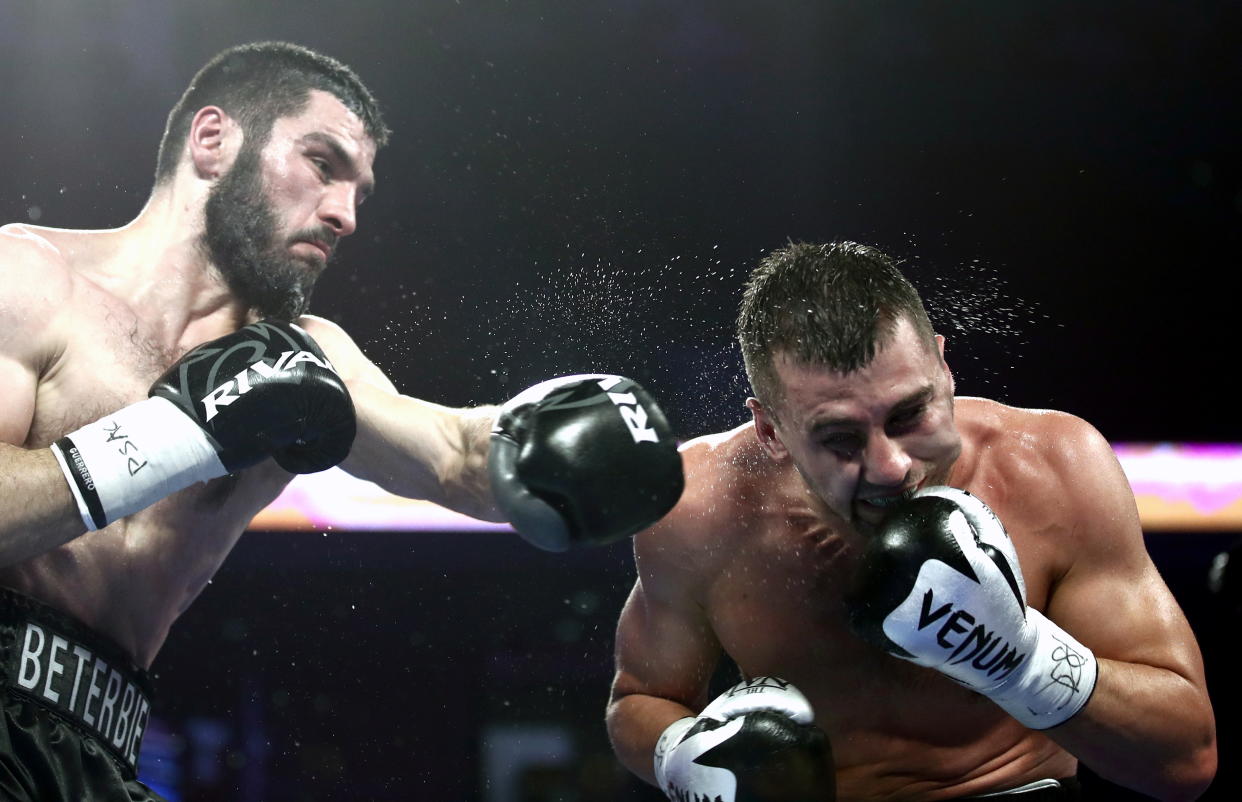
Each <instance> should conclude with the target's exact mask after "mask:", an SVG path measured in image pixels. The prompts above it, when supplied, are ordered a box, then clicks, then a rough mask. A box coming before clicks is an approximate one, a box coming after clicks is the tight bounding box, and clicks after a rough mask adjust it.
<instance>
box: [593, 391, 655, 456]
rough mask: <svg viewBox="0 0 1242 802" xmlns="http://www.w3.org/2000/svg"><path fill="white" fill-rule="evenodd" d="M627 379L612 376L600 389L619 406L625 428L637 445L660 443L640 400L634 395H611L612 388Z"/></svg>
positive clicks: (618, 409)
mask: <svg viewBox="0 0 1242 802" xmlns="http://www.w3.org/2000/svg"><path fill="white" fill-rule="evenodd" d="M623 381H625V379H623V378H621V377H620V376H612V377H610V378H607V379H604V380H602V381H600V382H599V387H600V389H601V390H603V391H604V392H605V393H608V400H610V401H612V403H614V404H616V405H617V411H618V412H620V413H621V419H622V420H624V421H625V426H626V428H627V429H629V430H630V437H632V438H634V442H635V443H641V442H648V443H658V442H660V438H659V436H657V435H656V431H655V429H653V428H651V427H650V426H648V425H647V410H645V409H643V405H642V404H640V403H638V399H637V398H635V397H634V394H633V393H611V392H608V391H609V389H610V388H612V387H616V386H617V384H619V383H620V382H623Z"/></svg>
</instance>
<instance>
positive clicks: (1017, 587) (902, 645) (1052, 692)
mask: <svg viewBox="0 0 1242 802" xmlns="http://www.w3.org/2000/svg"><path fill="white" fill-rule="evenodd" d="M847 606H848V607H849V610H850V623H851V626H852V628H853V630H854V632H855V633H856V634H857V635H858V636H859V637H861V638H862V639H864V640H866V641H868V642H870V643H872V644H874V645H876V646H878V647H880V648H881V649H884V650H885V651H887V652H889V653H890V654H892V655H894V656H896V657H901V658H903V659H906V660H910V661H912V662H915V663H918V664H920V665H924V666H929V667H931V668H934V669H936V670H937V671H940V672H941V673H943V674H946V675H947V676H949V677H951V678H952V679H954V680H956V681H958V682H959V683H961V684H963V685H965V686H967V687H969V688H972V689H974V690H976V691H978V692H979V693H981V694H983V695H985V696H987V697H988V698H990V699H992V700H993V701H995V702H996V703H997V704H999V705H1000V706H1001V707H1002V708H1004V710H1005V711H1006V712H1008V713H1009V714H1010V715H1011V716H1013V717H1014V718H1016V719H1017V720H1018V721H1020V722H1022V723H1023V724H1025V725H1026V726H1027V727H1030V728H1031V729H1047V728H1049V727H1055V726H1056V725H1058V724H1061V723H1063V722H1064V721H1066V720H1067V719H1069V718H1070V717H1071V716H1073V715H1074V714H1075V713H1077V712H1078V711H1079V710H1081V709H1082V707H1083V705H1085V704H1086V703H1087V699H1088V698H1089V697H1090V696H1091V692H1092V690H1094V688H1095V680H1096V659H1095V655H1094V654H1092V652H1091V650H1090V649H1088V648H1087V647H1085V646H1083V645H1082V644H1081V643H1079V642H1078V641H1077V640H1075V639H1074V637H1073V636H1072V635H1070V634H1069V633H1068V632H1066V631H1065V630H1063V629H1061V627H1059V626H1057V625H1056V624H1054V623H1053V622H1052V621H1049V620H1048V619H1047V618H1045V617H1044V615H1043V614H1042V613H1040V612H1039V611H1038V610H1035V609H1032V608H1030V607H1028V606H1027V604H1026V584H1025V582H1024V581H1023V579H1022V569H1021V566H1019V565H1018V555H1017V552H1016V551H1015V550H1014V547H1013V542H1012V541H1011V540H1010V539H1009V535H1008V533H1006V531H1005V527H1004V526H1003V525H1001V522H1000V520H999V519H998V518H997V517H996V515H995V514H994V513H993V512H992V510H991V509H990V508H989V507H988V506H987V505H986V504H984V503H983V502H982V501H981V500H979V499H978V498H976V497H975V496H972V495H971V494H970V493H967V492H966V491H964V490H957V489H955V488H951V487H929V488H924V489H923V490H920V491H919V492H917V493H915V494H914V496H913V497H912V498H911V499H910V501H909V502H907V503H905V504H903V505H902V506H901V507H898V508H897V509H895V510H894V511H893V512H892V513H891V514H890V515H889V516H888V517H887V518H886V519H885V520H884V522H883V523H882V524H881V526H880V528H879V531H877V532H876V534H875V535H874V536H873V537H872V538H871V539H869V540H868V542H867V544H866V546H864V549H863V554H862V559H861V561H860V565H859V573H858V575H857V577H856V584H855V585H854V587H853V589H852V590H851V592H850V593H849V594H848V597H847Z"/></svg>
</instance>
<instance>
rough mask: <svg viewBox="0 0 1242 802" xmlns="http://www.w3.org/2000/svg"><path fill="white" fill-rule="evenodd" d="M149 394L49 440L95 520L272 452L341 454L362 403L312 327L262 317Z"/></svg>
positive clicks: (201, 350)
mask: <svg viewBox="0 0 1242 802" xmlns="http://www.w3.org/2000/svg"><path fill="white" fill-rule="evenodd" d="M149 396H150V397H149V398H147V399H146V400H144V401H139V402H138V403H136V404H131V405H129V406H127V407H124V408H122V409H119V410H117V411H116V412H114V413H112V414H110V415H106V416H104V417H103V418H101V419H99V420H97V421H95V422H94V423H90V424H87V425H86V426H84V427H82V428H81V429H78V430H77V431H74V432H70V433H69V434H67V435H65V436H64V437H62V438H60V439H59V440H57V441H56V442H55V443H54V444H53V445H52V452H53V454H54V455H55V456H56V459H57V461H58V462H59V463H60V467H61V470H62V471H64V473H65V477H66V479H68V481H69V487H70V489H71V490H72V491H73V494H74V497H75V498H76V500H77V502H78V509H79V511H80V512H81V514H82V520H83V522H84V523H85V524H86V527H87V529H88V530H93V529H100V528H102V527H104V526H106V525H107V524H109V523H111V522H112V521H115V520H117V519H118V518H122V517H124V516H126V515H129V514H131V513H134V512H137V511H138V510H141V509H143V508H145V507H147V506H149V505H151V504H153V503H154V502H156V501H158V500H159V499H161V498H163V497H165V496H167V495H169V494H170V493H173V492H175V491H177V490H181V489H182V488H185V487H189V486H190V485H192V484H194V483H196V482H205V481H207V480H209V479H214V478H216V477H219V476H224V475H225V474H228V473H233V472H235V471H239V470H241V469H243V468H248V467H250V466H252V465H256V464H258V463H259V462H262V461H263V460H265V459H267V458H268V457H273V458H275V460H276V462H277V464H279V465H280V466H281V467H282V468H284V469H285V470H287V471H290V472H292V473H314V472H316V471H322V470H324V469H326V468H330V467H332V466H333V465H336V464H337V463H338V462H340V461H341V460H343V459H344V458H345V457H346V456H347V455H348V454H349V449H350V447H351V446H352V445H353V441H354V433H355V420H354V405H353V402H352V401H351V400H350V397H349V392H348V391H347V390H346V389H345V383H344V382H343V381H342V380H341V378H340V376H338V375H337V373H336V371H335V370H334V369H333V368H332V366H331V364H329V362H328V360H327V358H326V357H325V356H324V355H323V352H322V351H320V350H319V346H318V345H317V344H316V343H315V341H314V340H312V339H311V337H310V335H309V334H307V333H306V332H305V331H303V330H302V329H301V328H299V327H298V326H295V325H293V324H292V323H283V322H272V321H263V322H259V323H253V324H251V325H249V326H246V327H244V328H241V329H238V330H237V331H235V332H233V333H232V334H228V335H225V336H224V337H221V338H219V339H217V340H212V341H210V342H207V343H204V344H202V345H200V346H198V347H197V348H195V349H193V350H191V351H189V352H188V353H186V354H185V356H183V357H182V358H181V359H179V360H177V362H176V363H175V364H173V366H172V367H171V368H169V369H168V371H167V372H166V373H165V374H164V375H163V376H161V377H160V378H159V379H157V380H156V382H155V384H154V385H152V386H151V390H150V393H149Z"/></svg>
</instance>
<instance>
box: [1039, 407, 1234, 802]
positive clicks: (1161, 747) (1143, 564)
mask: <svg viewBox="0 0 1242 802" xmlns="http://www.w3.org/2000/svg"><path fill="white" fill-rule="evenodd" d="M1053 426H1054V429H1055V430H1054V431H1052V432H1050V433H1049V436H1050V437H1051V438H1053V441H1054V442H1056V443H1057V448H1056V451H1057V454H1058V456H1056V457H1053V459H1054V460H1064V462H1062V463H1060V465H1059V467H1054V468H1053V470H1054V471H1056V472H1058V473H1059V474H1060V479H1059V481H1060V485H1061V488H1062V491H1063V492H1064V493H1065V504H1067V505H1069V506H1068V514H1069V516H1070V518H1071V520H1073V521H1074V530H1073V532H1072V533H1071V535H1070V541H1069V548H1071V549H1072V552H1071V553H1073V554H1074V555H1075V556H1074V559H1073V562H1072V564H1071V567H1070V568H1069V570H1068V571H1067V572H1066V574H1065V576H1064V577H1062V578H1061V579H1060V580H1059V581H1058V582H1057V583H1056V584H1055V585H1054V586H1053V587H1052V590H1051V592H1050V596H1049V600H1048V607H1047V610H1046V611H1045V612H1046V614H1047V615H1048V617H1049V618H1051V619H1052V620H1054V621H1056V622H1057V623H1058V624H1060V625H1061V626H1062V627H1064V628H1065V629H1066V630H1068V631H1069V632H1070V633H1071V634H1073V635H1074V636H1075V637H1077V638H1078V639H1079V640H1081V641H1082V642H1083V643H1084V644H1085V645H1087V646H1088V647H1089V648H1090V649H1091V650H1092V651H1093V652H1094V653H1095V655H1096V657H1097V658H1098V659H1099V676H1098V680H1097V683H1096V687H1095V692H1094V694H1093V695H1092V697H1091V700H1090V701H1089V702H1088V703H1087V705H1086V706H1085V707H1084V708H1083V709H1082V710H1081V711H1080V712H1079V713H1078V714H1077V715H1076V716H1074V717H1073V718H1071V719H1070V720H1069V721H1068V722H1066V723H1065V724H1063V725H1061V726H1059V727H1054V728H1052V729H1050V730H1048V731H1047V734H1048V735H1049V736H1051V737H1052V738H1053V739H1054V740H1056V741H1057V742H1058V743H1060V744H1061V745H1062V746H1064V747H1065V748H1066V749H1068V750H1069V751H1070V752H1071V753H1073V754H1074V755H1075V756H1076V757H1078V758H1079V759H1080V760H1082V761H1083V762H1084V763H1085V764H1087V765H1088V766H1090V767H1091V768H1092V770H1094V771H1096V772H1097V773H1099V774H1100V775H1102V776H1104V777H1106V778H1108V779H1110V780H1112V781H1114V782H1116V783H1118V784H1121V785H1125V786H1128V787H1130V788H1134V789H1136V790H1138V791H1141V792H1143V793H1146V794H1149V795H1152V796H1155V797H1157V798H1160V799H1170V800H1175V799H1193V798H1195V797H1197V796H1198V795H1199V794H1200V793H1202V792H1203V790H1204V789H1205V788H1206V787H1207V785H1208V783H1209V782H1211V780H1212V777H1213V775H1214V773H1215V769H1216V735H1215V723H1214V716H1213V713H1212V707H1211V703H1210V702H1209V700H1208V695H1207V689H1206V684H1205V681H1204V676H1203V660H1202V657H1201V655H1200V652H1199V647H1198V645H1197V643H1196V642H1195V636H1194V633H1193V632H1192V631H1191V629H1190V625H1189V624H1188V623H1187V621H1186V618H1185V616H1184V615H1183V614H1182V611H1181V609H1180V608H1179V607H1178V605H1177V602H1176V601H1175V600H1174V599H1173V596H1172V594H1171V593H1170V591H1169V589H1168V587H1167V586H1166V585H1165V584H1164V581H1163V580H1162V579H1161V578H1160V575H1159V573H1158V572H1157V570H1156V567H1155V565H1153V564H1152V561H1151V559H1150V557H1149V556H1148V554H1147V551H1146V549H1145V547H1144V544H1143V537H1142V531H1141V528H1140V524H1139V518H1138V511H1137V510H1136V508H1135V503H1134V496H1133V494H1132V492H1131V490H1130V486H1129V484H1128V483H1127V481H1126V478H1125V475H1124V473H1123V472H1122V470H1121V466H1120V465H1119V464H1118V463H1117V460H1116V457H1115V456H1114V454H1113V451H1112V449H1111V448H1110V447H1109V446H1108V443H1107V442H1105V441H1104V439H1103V437H1101V436H1100V435H1099V433H1098V432H1096V431H1095V430H1094V429H1092V428H1091V427H1090V426H1088V425H1087V424H1085V423H1083V422H1082V421H1080V420H1078V419H1076V418H1072V417H1069V416H1057V417H1056V419H1054V420H1053Z"/></svg>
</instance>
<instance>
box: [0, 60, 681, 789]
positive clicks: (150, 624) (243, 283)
mask: <svg viewBox="0 0 1242 802" xmlns="http://www.w3.org/2000/svg"><path fill="white" fill-rule="evenodd" d="M387 137H388V131H387V128H386V127H385V125H384V122H383V119H382V117H381V115H380V112H379V109H378V107H377V105H376V103H375V100H374V99H373V98H372V96H371V94H370V92H369V91H368V90H367V89H366V87H365V86H364V85H363V84H362V82H361V81H360V80H359V79H358V77H357V76H356V75H355V74H354V73H353V71H351V70H350V69H349V68H347V67H345V66H344V65H342V64H340V63H339V62H337V61H335V60H333V59H331V58H328V57H326V56H323V55H321V54H318V53H315V52H313V51H310V50H307V49H305V48H302V47H299V46H295V45H290V44H285V43H273V42H267V43H258V44H254V45H246V46H241V47H236V48H231V49H229V50H227V51H224V52H222V53H221V54H219V55H218V56H216V57H215V58H214V59H212V60H211V61H210V62H209V63H208V64H207V65H206V66H204V67H203V69H202V70H201V71H200V72H199V73H198V74H197V75H196V76H195V77H194V80H193V81H192V83H191V85H190V87H189V88H188V89H187V90H186V92H185V94H184V95H183V96H182V98H181V100H180V101H179V102H178V104H177V105H176V107H175V108H174V109H173V110H172V112H171V114H170V115H169V118H168V127H167V129H166V132H165V135H164V138H163V141H162V142H161V145H160V153H159V159H158V167H157V172H156V181H155V186H154V188H153V190H152V192H151V195H150V198H149V199H148V201H147V204H146V206H145V207H144V208H143V209H142V211H141V212H140V213H139V214H138V216H137V218H136V219H134V220H133V221H132V222H131V223H130V224H129V225H126V226H124V227H122V228H118V229H114V230H108V231H71V230H66V229H53V228H41V227H35V226H29V225H9V226H5V227H3V228H0V279H2V280H0V691H2V698H0V702H2V704H3V708H2V710H0V798H3V799H4V800H6V802H9V801H10V800H13V801H24V800H28V801H29V802H61V801H62V800H63V802H82V800H87V799H89V800H92V802H100V801H102V800H124V801H125V802H137V800H149V799H157V798H158V796H157V795H156V794H155V793H154V792H152V791H151V790H150V789H148V788H147V787H146V786H144V785H143V784H142V783H141V782H140V781H139V780H138V779H137V777H136V772H135V767H136V765H137V761H138V758H139V753H140V749H141V744H142V737H143V734H144V732H145V729H146V724H147V720H148V717H149V715H150V714H151V710H152V689H151V687H150V683H149V680H148V678H147V675H146V669H147V668H148V667H149V666H150V665H151V662H152V660H153V659H154V658H155V656H156V654H157V653H158V651H159V649H160V647H161V645H162V644H163V643H164V640H165V637H166V635H167V633H168V629H169V627H170V626H171V625H172V623H173V621H174V620H175V619H176V618H177V616H178V615H179V614H180V613H181V612H182V611H183V610H184V609H185V608H186V607H187V605H189V604H190V602H191V601H192V600H193V599H194V598H195V597H196V596H197V595H198V593H199V592H200V591H201V590H202V589H203V587H204V586H205V585H206V584H207V582H208V580H209V579H210V578H211V576H212V575H213V573H214V572H215V571H216V569H217V568H218V567H219V566H220V564H221V563H222V562H223V560H224V559H225V557H226V555H227V554H228V553H229V550H230V549H231V548H232V546H233V544H234V543H236V542H237V539H238V537H239V536H240V535H241V533H242V531H243V530H244V529H245V527H246V524H247V523H248V522H249V521H250V519H251V518H252V517H253V516H254V515H255V513H257V512H258V511H259V510H260V509H262V508H263V507H264V506H266V505H267V504H268V503H269V502H270V501H272V499H274V498H275V497H276V495H277V494H278V493H279V492H280V490H281V489H282V488H283V487H284V486H285V484H286V483H288V482H289V480H290V479H291V478H292V475H293V474H296V473H307V472H313V471H319V470H323V469H325V468H328V467H331V466H333V465H337V464H339V465H341V466H342V467H343V468H344V469H345V470H347V471H349V472H351V473H353V474H354V475H356V476H360V477H363V478H365V479H369V480H372V481H375V482H376V483H378V484H379V485H381V486H382V487H384V488H386V489H388V490H390V491H392V492H394V493H398V494H400V495H403V496H408V497H412V498H422V499H429V500H431V501H434V502H436V503H439V504H443V505H445V506H447V507H450V508H452V509H454V510H457V511H459V512H463V513H466V514H470V515H474V516H477V517H483V518H488V519H490V520H510V519H512V520H514V522H515V525H516V528H518V530H519V532H520V533H521V534H522V535H523V536H525V537H527V538H528V539H530V540H531V541H532V542H534V543H535V544H536V545H538V546H540V547H542V548H547V549H564V548H567V547H568V546H570V545H571V544H573V543H575V542H590V541H596V540H609V539H614V538H618V537H624V536H626V535H629V534H632V533H633V532H634V531H636V530H638V529H640V528H643V527H647V526H649V525H650V524H651V523H652V522H654V521H655V520H656V519H657V518H658V517H659V516H660V514H662V513H663V512H665V511H666V510H667V509H668V508H669V507H671V506H672V504H673V503H674V502H675V501H676V498H677V495H678V494H679V493H680V491H681V463H680V458H679V456H678V453H677V449H676V445H675V444H674V442H673V441H672V437H671V433H670V431H669V428H668V423H667V421H666V420H665V419H664V417H663V415H662V414H661V413H660V411H659V409H658V407H657V406H656V404H655V402H654V401H653V400H652V399H651V398H650V396H648V395H646V394H645V393H644V391H643V390H642V388H641V387H638V386H637V385H636V384H635V383H634V382H631V381H630V380H628V379H625V378H623V377H619V376H609V375H592V376H578V377H566V378H562V379H559V380H556V381H553V382H547V383H544V384H541V385H539V386H537V387H536V388H533V389H532V390H531V391H529V392H528V393H524V394H522V395H521V396H519V397H518V398H516V399H514V400H513V401H512V402H510V403H509V404H507V405H505V406H504V407H503V408H502V409H500V410H497V409H494V408H478V409H465V410H458V409H448V408H445V407H441V406H438V405H435V404H431V403H427V402H423V401H420V400H417V399H414V398H410V397H408V396H404V395H401V394H399V393H398V392H397V390H396V389H395V387H394V386H393V384H392V382H391V381H389V380H388V378H387V377H385V376H384V374H383V373H382V372H381V371H380V370H379V369H378V368H377V367H376V366H375V365H374V364H372V363H371V362H370V361H369V360H368V359H367V358H366V357H365V356H364V355H363V354H362V352H361V351H360V350H359V348H358V347H357V346H356V345H355V344H354V342H353V341H352V340H351V339H350V338H349V336H348V335H346V334H345V332H343V331H342V330H341V329H340V328H338V327H336V326H334V325H333V324H331V323H329V322H327V321H326V320H323V319H321V318H316V317H310V316H307V315H306V314H305V311H306V308H307V302H308V299H309V297H310V293H311V290H312V288H313V287H314V284H315V280H316V278H317V277H318V275H319V274H320V273H321V272H322V271H323V269H324V268H325V266H326V265H327V263H328V261H329V259H330V258H331V256H332V255H333V252H334V251H335V248H336V246H337V244H338V243H339V241H340V240H341V239H342V238H344V237H346V236H348V235H349V234H351V233H353V231H354V228H355V224H356V218H355V215H356V209H357V205H358V204H359V202H360V201H361V200H362V198H363V197H364V196H365V195H366V194H367V193H369V192H370V191H371V188H372V184H373V182H374V179H373V176H372V169H371V168H372V161H373V160H374V157H375V153H376V150H377V149H378V148H379V147H381V146H382V145H383V144H384V143H385V141H386V140H387ZM493 441H494V442H495V443H496V444H497V445H496V447H495V448H489V443H491V442H493ZM618 483H623V484H625V486H626V487H627V488H628V491H629V495H628V496H624V498H623V499H622V502H621V504H623V506H622V505H621V504H618V503H614V502H612V501H611V499H613V498H615V497H616V494H615V493H611V492H609V491H610V489H611V488H614V487H615V486H616V485H617V484H618ZM84 533H85V534H84Z"/></svg>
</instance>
